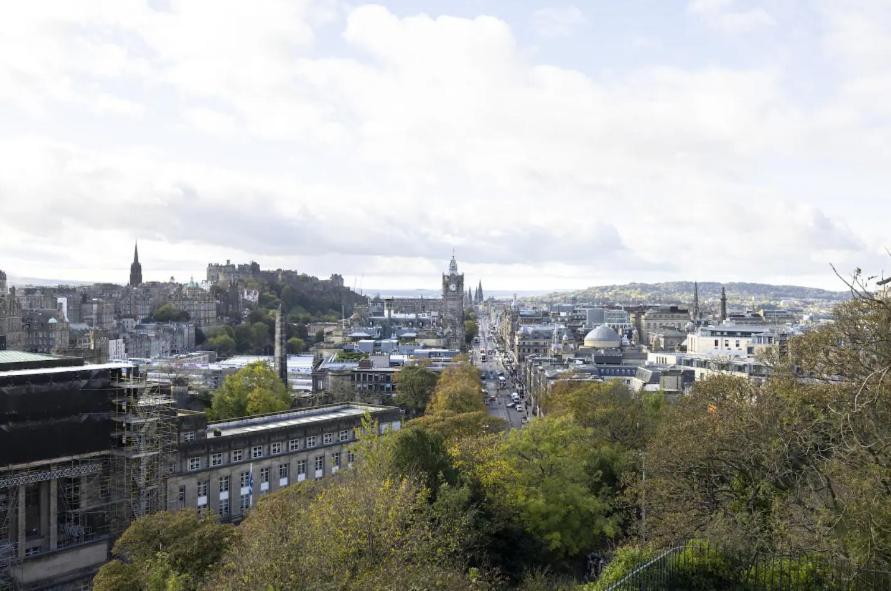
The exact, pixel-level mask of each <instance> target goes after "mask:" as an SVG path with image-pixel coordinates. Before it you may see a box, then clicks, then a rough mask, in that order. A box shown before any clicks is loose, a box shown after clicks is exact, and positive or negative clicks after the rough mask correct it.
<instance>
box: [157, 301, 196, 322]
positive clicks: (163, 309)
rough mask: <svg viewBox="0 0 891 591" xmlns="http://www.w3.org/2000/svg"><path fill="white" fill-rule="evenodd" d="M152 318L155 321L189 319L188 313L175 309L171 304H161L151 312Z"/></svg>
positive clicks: (181, 320)
mask: <svg viewBox="0 0 891 591" xmlns="http://www.w3.org/2000/svg"><path fill="white" fill-rule="evenodd" d="M152 320H154V321H155V322H185V321H187V320H189V313H188V312H186V311H184V310H177V309H176V308H174V307H173V304H162V305H160V306H158V307H157V308H155V310H154V312H152Z"/></svg>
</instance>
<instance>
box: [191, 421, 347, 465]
mask: <svg viewBox="0 0 891 591" xmlns="http://www.w3.org/2000/svg"><path fill="white" fill-rule="evenodd" d="M350 438H351V432H350V430H349V429H344V430H342V431H341V432H340V433H339V434H338V436H337V440H338V441H340V442H345V441H349V440H350ZM301 442H303V449H311V448H314V447H316V446H317V445H318V436H316V435H309V436H308V437H306V438H305V439H300V438H298V439H290V440H289V441H288V447H287V452H288V453H290V452H295V451H298V450H300V449H301ZM332 443H334V433H325V434H324V435H322V445H331V444H332ZM284 445H285V442H283V441H275V442H273V443H271V444H269V455H270V456H277V455H280V454H282V453H285V448H284ZM244 452H245V450H243V449H234V450H232V452H231V463H238V462H242V461H244V459H245V456H244ZM265 455H266V446H264V445H255V446H253V447H251V448H250V459H252V460H256V459H259V458H262V457H265ZM225 463H226V452H215V453H212V454H210V461H209V463H208V465H209V466H210V467H211V468H213V467H216V466H222V465H223V464H225ZM201 464H202V462H201V457H200V456H197V457H193V458H189V471H190V472H194V471H196V470H200V469H201V467H202V465H201Z"/></svg>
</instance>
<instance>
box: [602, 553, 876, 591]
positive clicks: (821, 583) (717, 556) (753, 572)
mask: <svg viewBox="0 0 891 591" xmlns="http://www.w3.org/2000/svg"><path fill="white" fill-rule="evenodd" d="M593 588H597V589H600V588H601V587H593ZM888 589H891V572H886V571H878V570H864V569H855V568H852V567H850V566H848V565H844V564H838V563H833V562H830V561H825V560H822V559H821V558H820V557H813V556H807V555H804V556H761V557H756V558H752V557H748V558H746V557H742V556H738V555H735V554H733V553H732V552H727V551H724V550H722V549H720V548H718V547H716V546H714V545H711V544H709V543H707V542H701V541H692V542H688V543H686V544H684V545H682V546H676V547H673V548H669V549H668V550H664V551H662V552H660V553H658V554H656V555H655V556H653V557H652V558H649V559H647V560H644V561H642V562H641V564H640V565H638V566H636V567H635V568H634V569H632V570H631V572H629V573H628V574H626V575H625V576H623V577H622V578H621V579H619V580H618V581H616V582H614V583H612V584H610V585H608V586H606V587H603V591H644V590H646V591H681V590H683V591H774V590H778V591H811V590H824V591H886V590H888Z"/></svg>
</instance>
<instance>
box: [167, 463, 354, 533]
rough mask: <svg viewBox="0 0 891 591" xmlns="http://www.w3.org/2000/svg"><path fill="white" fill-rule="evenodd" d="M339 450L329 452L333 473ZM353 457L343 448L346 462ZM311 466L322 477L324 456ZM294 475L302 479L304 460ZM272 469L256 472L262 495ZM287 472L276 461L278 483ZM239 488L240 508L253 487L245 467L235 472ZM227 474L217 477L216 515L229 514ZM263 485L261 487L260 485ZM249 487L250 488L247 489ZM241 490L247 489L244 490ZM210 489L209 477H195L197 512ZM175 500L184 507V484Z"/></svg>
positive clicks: (203, 504)
mask: <svg viewBox="0 0 891 591" xmlns="http://www.w3.org/2000/svg"><path fill="white" fill-rule="evenodd" d="M341 457H342V456H341V452H339V451H338V452H334V453H333V454H331V465H332V473H333V472H336V471H337V470H339V469H340V467H341ZM355 459H356V456H355V453H354V452H353V451H352V450H348V451H347V464H348V465H352V464H353V462H354V461H355ZM313 466H314V468H315V473H314V477H315V479H316V480H318V479H320V478H322V476H323V474H324V472H325V456H316V457H315V458H313ZM296 468H297V477H298V481H299V480H303V478H301V476H303V477H305V476H306V469H307V460H297V465H296ZM271 472H272V469H271V467H269V466H264V467H262V468H260V469H259V471H258V481H257V482H258V483H259V485H260V486H259V491H258V494H262V493H263V492H266V491H267V490H269V486H268V485H269V478H270V474H271ZM289 474H290V465H288V464H279V465H278V478H279V484H280V485H287V484H288V482H287V479H288V476H289ZM238 480H239V482H238V483H239V487H240V489H239V490H240V491H241V492H243V494H242V495H241V501H242V502H241V508H242V510H243V509H246V508H247V507H248V505H247V504H245V499H246V498H248V499H249V498H250V496H251V495H252V494H253V492H254V491H253V486H254V483H252V482H251V473H250V471H249V470H245V471H243V472H241V473H240V474H239V477H238ZM230 481H231V477H230V476H229V475H226V476H220V477H219V478H218V479H217V484H218V491H219V493H220V495H219V514H220V516H221V517H222V516H227V515H229V494H228V493H229V488H230ZM264 484H265V485H266V486H263V485H264ZM249 487H250V488H249ZM245 489H248V490H247V491H245ZM209 491H210V480H199V481H198V482H197V483H196V484H195V493H196V497H197V499H198V501H197V502H198V510H199V512H201V511H202V510H203V509H204V508H205V507H206V506H207V501H208V493H209ZM177 501H178V503H179V507H180V508H184V507H185V506H186V485H185V484H181V485H180V487H179V491H178V498H177Z"/></svg>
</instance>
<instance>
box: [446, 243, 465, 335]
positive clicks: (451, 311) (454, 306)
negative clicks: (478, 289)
mask: <svg viewBox="0 0 891 591" xmlns="http://www.w3.org/2000/svg"><path fill="white" fill-rule="evenodd" d="M442 323H443V332H444V337H445V339H444V340H445V345H446V347H447V348H450V349H460V348H462V347H463V346H464V274H463V273H458V262H457V261H456V260H455V257H454V256H452V260H451V261H450V262H449V272H448V274H445V273H444V274H443V276H442Z"/></svg>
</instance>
